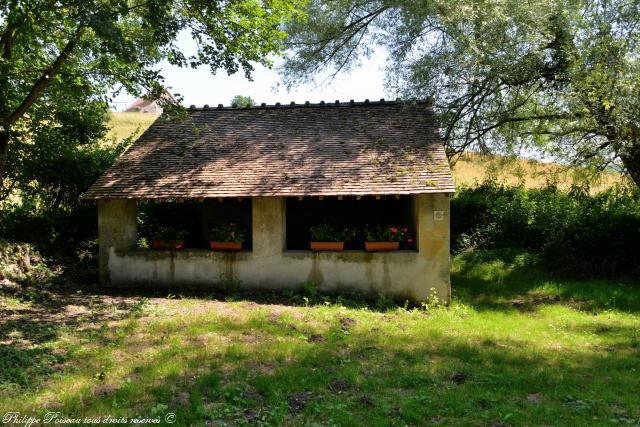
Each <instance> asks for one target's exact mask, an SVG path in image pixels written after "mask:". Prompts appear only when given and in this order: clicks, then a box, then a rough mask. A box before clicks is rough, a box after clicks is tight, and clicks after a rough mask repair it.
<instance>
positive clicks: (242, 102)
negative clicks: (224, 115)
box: [231, 95, 256, 107]
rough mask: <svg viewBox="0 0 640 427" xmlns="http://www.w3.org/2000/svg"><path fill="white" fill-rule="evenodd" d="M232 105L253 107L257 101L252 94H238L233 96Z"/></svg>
mask: <svg viewBox="0 0 640 427" xmlns="http://www.w3.org/2000/svg"><path fill="white" fill-rule="evenodd" d="M231 105H234V106H237V107H253V106H254V105H256V101H254V100H253V98H252V97H250V96H244V95H236V96H234V97H233V98H231Z"/></svg>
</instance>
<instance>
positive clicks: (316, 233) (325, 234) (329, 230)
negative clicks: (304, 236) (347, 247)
mask: <svg viewBox="0 0 640 427" xmlns="http://www.w3.org/2000/svg"><path fill="white" fill-rule="evenodd" d="M309 234H310V236H311V241H313V242H346V241H348V240H351V239H352V238H353V236H354V235H355V230H353V229H351V228H346V227H345V228H341V229H338V228H336V227H334V226H332V225H330V224H327V223H323V224H317V225H313V226H311V227H309Z"/></svg>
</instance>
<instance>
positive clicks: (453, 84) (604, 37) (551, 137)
mask: <svg viewBox="0 0 640 427" xmlns="http://www.w3.org/2000/svg"><path fill="white" fill-rule="evenodd" d="M306 12H307V14H308V18H307V19H304V20H297V21H295V22H292V23H290V24H289V25H288V26H287V32H288V33H289V34H290V35H291V38H290V40H289V42H288V47H289V48H290V49H291V51H292V55H291V56H290V57H289V58H288V59H287V62H286V63H285V65H284V67H283V69H282V72H283V75H284V77H285V80H286V82H287V84H288V85H290V86H291V85H294V84H297V83H299V82H301V81H305V80H308V79H310V78H313V76H317V72H318V70H329V71H328V72H329V77H328V78H329V79H331V78H332V77H333V76H335V75H336V74H337V73H339V72H341V71H344V70H348V69H349V68H350V67H353V66H355V65H356V64H358V61H359V60H360V59H361V58H362V57H366V56H367V55H369V54H370V53H371V52H372V49H374V48H375V47H376V46H378V47H381V46H383V47H386V49H387V50H388V52H389V57H390V58H389V67H388V81H387V85H388V86H389V87H390V88H393V89H395V90H397V91H398V92H399V93H401V94H402V95H403V96H404V97H407V98H409V97H419V98H430V99H432V100H433V102H434V108H435V110H436V112H437V114H438V117H439V119H440V123H441V128H442V129H441V132H442V136H443V138H444V140H445V144H446V146H447V150H448V153H449V155H450V156H453V157H455V156H456V155H457V154H459V153H461V152H462V151H464V150H465V149H467V148H470V147H471V148H475V149H481V150H502V151H514V150H515V149H516V148H525V149H527V150H537V151H539V152H542V153H544V154H545V155H552V156H554V157H556V158H558V159H564V160H569V161H570V162H572V163H573V164H580V165H586V166H591V167H596V168H600V169H602V168H604V167H606V166H608V165H611V164H612V163H613V164H618V165H619V166H620V167H621V168H624V169H625V170H626V171H627V172H628V174H629V175H630V176H631V178H632V179H633V181H634V182H635V183H636V184H637V185H638V186H640V119H639V118H640V57H639V56H638V47H639V41H640V3H639V2H637V1H623V0H564V1H560V2H558V1H552V0H532V1H527V2H522V1H515V0H503V1H483V0H480V1H478V0H455V1H452V0H431V1H427V2H424V1H419V0H399V1H396V2H387V1H384V0H364V1H360V0H358V1H356V0H338V1H336V2H331V3H325V2H322V1H320V0H312V1H311V2H310V3H309V4H308V5H307V9H306Z"/></svg>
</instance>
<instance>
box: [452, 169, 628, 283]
mask: <svg viewBox="0 0 640 427" xmlns="http://www.w3.org/2000/svg"><path fill="white" fill-rule="evenodd" d="M639 230H640V192H638V190H635V191H632V190H628V189H624V188H612V189H609V190H607V191H603V192H601V193H598V194H596V195H590V194H589V193H588V191H586V189H584V188H579V187H574V188H572V189H571V190H570V191H560V190H558V189H557V188H556V187H554V186H547V187H545V188H542V189H529V190H527V189H525V188H523V187H513V186H505V185H499V184H497V183H496V182H495V181H491V180H488V181H485V182H484V183H482V184H481V185H480V186H478V187H475V188H469V187H463V188H461V189H459V190H458V191H457V193H456V195H455V197H454V198H453V199H452V202H451V235H452V239H451V240H452V252H453V253H459V252H462V251H464V250H469V249H472V248H482V249H499V248H526V249H527V250H528V251H530V252H534V253H537V254H539V255H540V256H541V258H542V260H543V262H544V263H545V264H546V266H547V268H549V269H551V270H553V271H558V272H562V273H565V274H570V275H572V276H587V275H606V276H615V275H627V274H631V275H633V274H636V275H637V274H640V240H639V239H637V235H638V231H639Z"/></svg>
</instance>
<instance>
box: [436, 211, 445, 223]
mask: <svg viewBox="0 0 640 427" xmlns="http://www.w3.org/2000/svg"><path fill="white" fill-rule="evenodd" d="M443 219H444V211H433V220H434V221H442V220H443Z"/></svg>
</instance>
